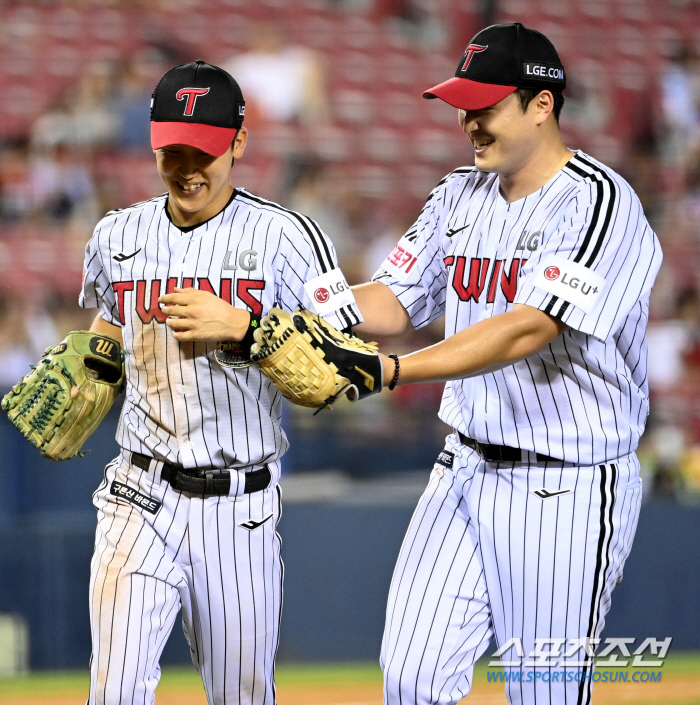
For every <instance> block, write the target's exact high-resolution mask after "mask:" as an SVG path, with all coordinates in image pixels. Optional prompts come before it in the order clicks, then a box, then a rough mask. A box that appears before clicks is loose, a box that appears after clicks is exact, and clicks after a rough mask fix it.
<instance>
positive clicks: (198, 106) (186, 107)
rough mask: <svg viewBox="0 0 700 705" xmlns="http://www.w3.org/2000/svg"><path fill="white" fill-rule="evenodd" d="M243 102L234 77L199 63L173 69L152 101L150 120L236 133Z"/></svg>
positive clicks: (202, 62)
mask: <svg viewBox="0 0 700 705" xmlns="http://www.w3.org/2000/svg"><path fill="white" fill-rule="evenodd" d="M244 114H245V101H244V100H243V94H242V93H241V89H240V87H239V86H238V84H237V83H236V81H235V80H234V79H233V77H232V76H231V75H230V74H229V73H227V72H226V71H224V70H223V69H220V68H218V67H216V66H211V65H210V64H207V63H205V62H204V61H201V60H198V61H195V62H192V63H189V64H182V65H181V66H176V67H175V68H174V69H171V70H170V71H168V72H167V73H166V74H165V75H164V76H163V77H162V78H161V80H160V81H159V82H158V85H157V86H156V88H155V90H154V91H153V98H152V101H151V120H152V121H155V122H192V123H199V124H205V125H211V126H213V127H226V128H235V129H239V128H240V127H241V125H242V124H243V117H244Z"/></svg>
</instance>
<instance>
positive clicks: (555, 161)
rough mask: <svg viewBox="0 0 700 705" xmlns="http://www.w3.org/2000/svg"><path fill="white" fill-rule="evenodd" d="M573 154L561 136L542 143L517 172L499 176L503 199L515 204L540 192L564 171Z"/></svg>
mask: <svg viewBox="0 0 700 705" xmlns="http://www.w3.org/2000/svg"><path fill="white" fill-rule="evenodd" d="M573 154H574V153H573V152H572V151H571V150H570V149H569V148H568V147H567V146H566V145H565V144H564V143H563V142H562V141H561V137H559V136H558V139H556V140H547V141H544V142H542V143H541V144H540V145H539V146H538V148H537V150H536V151H535V152H534V153H533V154H532V155H530V157H529V158H528V159H527V161H525V163H524V164H523V165H522V166H521V167H520V168H518V169H517V170H516V171H514V172H513V173H511V174H507V175H504V174H499V175H498V179H499V182H500V186H501V194H502V195H503V198H504V199H505V200H506V202H507V203H513V202H514V201H519V200H520V199H521V198H525V197H526V196H529V195H530V194H532V193H535V191H539V189H541V188H542V187H543V186H544V185H545V184H546V183H547V182H548V181H549V180H550V179H552V178H553V177H554V176H555V175H556V174H558V173H559V172H560V171H561V170H562V168H563V167H564V165H565V164H566V163H567V162H568V161H569V159H571V157H572V156H573Z"/></svg>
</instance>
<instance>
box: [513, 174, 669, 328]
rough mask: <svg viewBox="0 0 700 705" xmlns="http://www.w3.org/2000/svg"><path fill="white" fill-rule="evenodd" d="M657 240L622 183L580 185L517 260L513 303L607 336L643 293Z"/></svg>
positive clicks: (656, 262)
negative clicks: (520, 262)
mask: <svg viewBox="0 0 700 705" xmlns="http://www.w3.org/2000/svg"><path fill="white" fill-rule="evenodd" d="M660 264H661V247H660V245H659V242H658V240H657V238H656V235H655V234H654V232H653V231H652V230H651V228H650V227H649V224H648V223H647V221H646V218H645V217H644V213H643V211H642V207H641V204H640V203H639V200H638V199H637V197H636V195H635V194H634V192H633V191H632V189H631V188H630V187H629V186H627V184H625V183H624V182H623V183H622V184H620V183H619V182H613V181H612V179H608V180H607V181H605V180H602V181H595V182H593V183H590V184H587V188H585V189H583V188H582V189H579V191H578V193H577V194H576V196H575V197H574V198H572V203H571V205H570V206H569V207H568V208H567V209H566V211H565V213H564V215H563V217H562V219H561V221H560V223H559V225H558V227H556V228H555V229H554V230H553V231H552V233H551V234H550V235H549V236H543V241H542V243H541V245H540V247H539V248H538V249H537V251H536V252H535V253H534V254H533V255H532V256H531V257H530V259H529V260H528V261H527V263H526V265H525V266H524V267H523V275H522V279H521V280H520V282H519V285H518V291H517V293H516V296H515V301H514V303H519V304H527V305H529V306H534V307H535V308H538V309H540V310H542V311H544V312H545V313H548V314H550V315H551V316H553V317H554V318H557V319H559V320H560V321H562V322H564V323H566V324H567V325H568V326H570V327H571V328H574V329H575V330H578V331H581V332H582V333H585V334H588V335H592V336H594V337H596V338H598V339H599V340H602V341H604V340H607V339H608V338H609V337H610V336H612V335H614V333H615V332H616V331H617V330H618V329H619V327H620V325H621V324H622V323H623V321H624V319H625V318H626V317H627V316H628V314H629V313H630V311H631V310H632V307H633V306H634V305H635V304H636V303H638V302H639V301H640V300H642V299H644V298H645V297H648V295H649V292H650V291H651V287H652V284H653V283H654V279H655V278H656V273H657V272H658V270H659V266H660Z"/></svg>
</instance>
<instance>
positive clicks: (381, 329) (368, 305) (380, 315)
mask: <svg viewBox="0 0 700 705" xmlns="http://www.w3.org/2000/svg"><path fill="white" fill-rule="evenodd" d="M352 293H353V294H354V295H355V301H356V302H357V306H358V308H359V309H360V313H361V314H362V317H363V318H364V322H363V323H361V324H360V325H359V326H355V327H354V328H353V330H354V331H355V332H356V333H357V334H358V335H359V336H360V337H361V338H365V339H369V338H374V337H383V336H393V335H401V334H402V333H404V332H405V331H406V329H407V328H408V327H409V326H410V324H411V319H410V318H409V315H408V312H407V311H406V309H405V308H404V307H403V306H402V305H401V302H400V301H399V300H398V299H397V298H396V294H394V292H393V291H392V290H391V289H390V288H389V287H388V286H387V285H386V284H382V283H381V282H369V283H367V284H359V285H358V286H353V287H352Z"/></svg>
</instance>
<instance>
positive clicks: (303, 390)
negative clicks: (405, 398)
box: [250, 308, 382, 410]
mask: <svg viewBox="0 0 700 705" xmlns="http://www.w3.org/2000/svg"><path fill="white" fill-rule="evenodd" d="M250 352H251V355H250V357H251V359H252V360H253V362H255V363H257V364H258V366H259V367H260V369H261V370H262V371H263V373H264V374H266V375H267V376H268V377H269V378H270V379H271V380H272V381H273V382H274V384H275V386H276V387H277V389H279V390H280V392H281V393H282V395H283V396H285V397H287V399H290V400H291V401H293V402H294V403H295V404H299V405H301V406H310V407H318V408H319V410H320V409H322V408H324V407H326V406H329V405H330V404H332V403H333V402H334V401H336V400H337V399H339V398H340V397H341V396H342V395H343V394H346V395H347V397H348V399H350V401H357V400H358V399H364V398H365V397H368V396H370V395H371V394H376V393H377V392H380V391H381V389H382V362H381V358H380V357H379V351H378V350H377V344H376V343H365V342H364V341H362V340H360V339H359V338H352V337H350V336H349V335H346V334H345V333H341V332H340V331H338V330H336V329H335V328H334V327H333V326H332V325H330V323H328V322H327V321H324V320H323V319H322V318H321V317H320V316H317V315H316V314H315V313H311V312H310V311H295V312H294V313H293V314H290V313H287V312H286V311H282V310H281V309H278V308H273V309H271V310H270V313H269V314H268V315H267V316H265V317H264V318H263V319H262V321H261V326H260V328H259V329H258V330H256V331H255V342H254V343H253V345H252V347H251V349H250Z"/></svg>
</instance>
